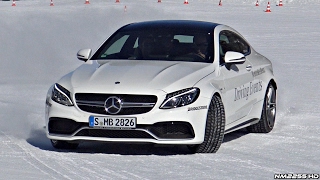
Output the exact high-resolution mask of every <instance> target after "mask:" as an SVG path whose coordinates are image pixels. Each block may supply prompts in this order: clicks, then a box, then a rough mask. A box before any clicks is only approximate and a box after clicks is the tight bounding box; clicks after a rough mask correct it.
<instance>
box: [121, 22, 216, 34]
mask: <svg viewBox="0 0 320 180" xmlns="http://www.w3.org/2000/svg"><path fill="white" fill-rule="evenodd" d="M218 25H220V24H218V23H213V22H206V21H196V20H155V21H144V22H136V23H131V24H128V25H125V26H123V27H122V28H121V31H138V30H141V29H144V30H152V29H154V30H159V29H167V28H169V29H188V30H189V31H193V30H194V31H205V32H212V31H213V29H214V28H215V27H216V26H218Z"/></svg>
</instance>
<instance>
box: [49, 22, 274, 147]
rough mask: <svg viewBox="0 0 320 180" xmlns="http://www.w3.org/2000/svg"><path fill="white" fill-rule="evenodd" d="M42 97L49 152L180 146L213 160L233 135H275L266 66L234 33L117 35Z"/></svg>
mask: <svg viewBox="0 0 320 180" xmlns="http://www.w3.org/2000/svg"><path fill="white" fill-rule="evenodd" d="M77 58H78V59H79V60H81V61H83V64H82V65H81V66H79V67H78V68H77V69H75V70H74V71H72V72H70V73H68V74H67V75H65V76H63V77H62V78H61V79H60V80H58V81H57V82H56V83H54V84H53V85H52V86H51V87H50V88H49V91H48V93H47V97H46V112H45V124H46V135H47V137H48V138H49V139H50V140H51V143H52V145H53V147H54V148H62V149H64V148H65V149H74V148H77V147H78V145H79V143H81V142H83V141H101V142H122V143H123V142H126V143H154V144H166V145H185V146H187V147H188V148H189V149H190V151H191V152H193V153H215V152H217V150H218V149H219V148H220V146H221V144H222V142H223V139H224V135H225V134H227V133H230V132H232V131H236V130H239V129H247V130H248V131H249V132H256V133H268V132H270V131H271V130H272V129H273V127H274V125H275V117H276V90H277V84H276V80H275V77H274V74H273V68H272V63H271V61H270V60H268V59H267V58H266V57H264V56H263V55H261V54H259V53H258V52H256V51H255V50H254V49H253V47H251V46H250V44H249V43H248V41H247V40H246V39H245V38H244V37H243V36H242V35H241V34H240V33H238V32H237V31H236V30H235V29H233V28H231V27H229V26H227V25H223V24H218V23H212V22H204V21H194V20H156V21H146V22H137V23H131V24H127V25H124V26H123V27H121V28H120V29H118V30H117V31H116V32H115V33H113V34H112V35H111V36H110V37H109V38H107V40H105V41H104V42H103V43H102V45H101V46H100V47H99V48H97V50H95V52H93V51H92V50H91V49H82V50H80V51H78V53H77Z"/></svg>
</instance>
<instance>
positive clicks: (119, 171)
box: [0, 0, 320, 180]
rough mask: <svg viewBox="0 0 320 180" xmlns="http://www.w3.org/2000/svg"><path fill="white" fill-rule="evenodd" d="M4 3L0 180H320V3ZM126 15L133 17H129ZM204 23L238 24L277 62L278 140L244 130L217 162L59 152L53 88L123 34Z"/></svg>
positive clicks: (90, 147) (116, 147)
mask: <svg viewBox="0 0 320 180" xmlns="http://www.w3.org/2000/svg"><path fill="white" fill-rule="evenodd" d="M120 1H121V2H120V3H115V1H113V0H90V3H91V4H90V5H85V4H84V2H85V0H54V1H53V2H54V6H53V7H51V6H49V4H50V1H49V0H47V1H45V0H24V1H22V0H21V1H16V5H17V6H16V7H12V6H11V4H12V2H10V1H3V2H2V1H0V40H1V41H0V63H1V65H0V77H1V78H0V124H1V125H0V179H5V180H7V179H41V180H42V179H59V180H61V179H77V180H80V179H259V180H260V179H273V178H274V174H275V173H320V164H319V162H320V150H319V149H320V125H319V119H320V118H319V116H320V111H319V109H320V105H319V104H320V96H319V89H320V83H319V78H320V73H319V69H320V63H319V61H320V55H319V50H320V21H319V17H320V13H319V8H320V1H319V0H284V1H283V4H284V6H283V7H279V6H276V5H277V4H278V1H275V0H272V1H270V3H271V11H272V12H271V13H265V12H264V10H266V6H267V2H268V1H267V0H260V1H259V2H260V6H259V7H256V6H254V5H255V2H256V1H255V0H228V1H227V0H226V1H222V3H223V6H218V2H219V1H218V0H189V4H188V5H184V4H183V2H184V1H183V0H162V3H157V0H134V1H133V0H120ZM125 7H126V11H125ZM155 19H197V20H204V21H213V22H218V23H223V24H227V25H230V26H231V27H234V28H235V29H237V30H238V31H239V32H240V33H242V34H243V35H244V36H245V37H246V38H247V39H248V40H249V42H251V45H253V46H254V47H255V49H256V50H257V51H258V52H260V53H261V54H263V55H265V56H267V57H268V58H269V59H271V60H272V62H273V64H274V70H275V75H276V76H277V78H278V87H279V90H278V114H277V118H276V121H277V122H276V126H275V128H274V130H273V131H272V132H271V133H269V134H249V133H247V132H246V131H245V130H240V131H237V132H234V133H231V134H228V135H226V136H225V140H224V143H223V144H222V146H221V148H220V149H219V151H218V152H217V153H216V154H189V152H188V150H187V149H186V148H185V147H166V146H164V147H162V146H156V147H153V146H151V145H137V144H135V145H129V144H107V143H103V144H101V143H93V142H92V143H84V144H81V145H80V146H79V149H78V150H76V151H57V150H55V149H53V148H52V147H51V144H50V142H49V140H48V139H47V138H46V136H45V133H44V129H43V126H44V104H45V95H46V92H47V89H48V88H49V87H50V85H51V84H53V83H54V82H55V81H56V80H58V79H59V78H60V77H61V76H62V75H64V74H66V73H68V72H69V71H71V70H73V69H75V68H76V67H78V66H79V65H80V64H81V62H80V61H78V60H77V59H76V55H75V54H76V52H77V51H78V50H79V49H82V48H93V49H96V48H97V47H98V46H99V45H100V43H102V41H103V40H104V39H105V38H107V37H108V36H110V35H111V33H113V32H114V31H115V30H116V29H118V28H119V27H120V26H122V25H124V24H127V23H130V22H135V21H144V20H155Z"/></svg>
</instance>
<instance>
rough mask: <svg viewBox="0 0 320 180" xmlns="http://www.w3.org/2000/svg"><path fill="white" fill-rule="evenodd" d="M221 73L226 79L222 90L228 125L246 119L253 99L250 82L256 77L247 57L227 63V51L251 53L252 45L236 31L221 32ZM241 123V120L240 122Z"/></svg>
mask: <svg viewBox="0 0 320 180" xmlns="http://www.w3.org/2000/svg"><path fill="white" fill-rule="evenodd" d="M219 36H220V39H219V41H220V67H219V68H220V75H221V76H222V78H223V79H224V87H223V88H222V89H221V92H222V93H223V95H224V97H223V98H224V102H225V103H224V106H225V111H226V120H227V122H226V125H228V124H230V123H233V122H235V121H238V120H244V119H245V117H246V116H247V115H248V113H249V112H250V110H251V108H252V105H253V103H254V102H253V101H252V99H251V98H250V83H252V82H253V80H254V78H253V76H252V73H251V68H252V65H251V62H250V61H249V60H248V59H247V58H245V61H244V62H241V63H225V62H224V55H225V53H226V52H227V51H233V52H240V53H242V54H244V55H245V56H246V55H249V54H250V46H249V45H248V44H247V43H246V42H245V41H244V40H243V39H242V38H241V37H240V36H238V35H237V34H236V33H234V32H231V31H227V30H225V31H221V32H220V35H219ZM239 123H241V122H239Z"/></svg>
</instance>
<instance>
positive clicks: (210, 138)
mask: <svg viewBox="0 0 320 180" xmlns="http://www.w3.org/2000/svg"><path fill="white" fill-rule="evenodd" d="M224 128H225V112H224V107H223V104H222V100H221V98H220V97H219V96H213V98H212V99H211V102H210V106H209V110H208V114H207V122H206V128H205V134H204V141H203V142H202V143H201V144H197V145H192V146H188V148H189V149H190V150H191V151H192V152H193V153H215V152H217V151H218V149H219V148H220V145H221V143H222V141H223V137H224Z"/></svg>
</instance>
